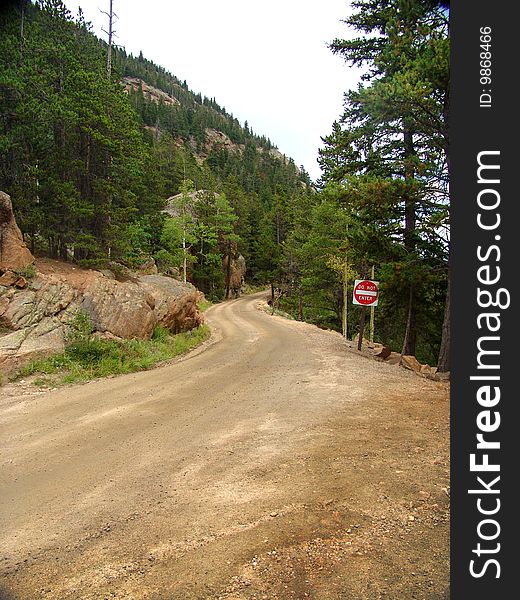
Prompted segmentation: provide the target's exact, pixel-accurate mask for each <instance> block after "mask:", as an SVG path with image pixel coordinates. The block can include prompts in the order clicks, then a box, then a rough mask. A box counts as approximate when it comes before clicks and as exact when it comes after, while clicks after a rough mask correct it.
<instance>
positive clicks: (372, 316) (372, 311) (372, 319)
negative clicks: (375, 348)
mask: <svg viewBox="0 0 520 600" xmlns="http://www.w3.org/2000/svg"><path fill="white" fill-rule="evenodd" d="M374 275H375V272H374V265H372V272H371V273H370V277H371V278H372V281H373V280H374ZM375 316H376V307H375V306H374V305H373V304H372V306H371V307H370V341H371V342H372V343H374V326H375Z"/></svg>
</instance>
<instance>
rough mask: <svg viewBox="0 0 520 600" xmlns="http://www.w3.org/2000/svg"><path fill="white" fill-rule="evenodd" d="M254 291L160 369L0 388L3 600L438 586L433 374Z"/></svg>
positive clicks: (442, 512) (441, 413) (437, 393)
mask: <svg viewBox="0 0 520 600" xmlns="http://www.w3.org/2000/svg"><path fill="white" fill-rule="evenodd" d="M263 296H264V295H263V294H256V295H253V296H248V297H245V298H240V299H237V300H232V301H227V302H224V303H222V304H218V305H215V306H213V307H211V308H210V309H209V310H208V311H207V313H206V315H207V322H208V323H209V324H210V326H211V327H212V329H213V338H212V341H211V342H210V343H209V344H208V345H207V347H206V348H205V349H204V351H202V352H194V353H192V354H191V355H189V356H188V357H187V358H184V359H181V360H179V361H176V362H174V363H173V364H169V365H166V366H162V367H159V368H157V369H154V370H150V371H146V372H142V373H137V374H132V375H126V376H119V377H114V378H109V379H105V380H98V381H95V382H91V383H89V384H85V385H77V386H73V387H68V388H66V389H60V390H53V391H51V392H45V393H40V394H32V395H29V394H25V395H22V396H20V397H15V396H13V395H12V392H9V390H8V388H5V389H4V391H0V418H1V463H2V470H1V481H0V485H1V500H0V502H1V507H0V509H1V535H0V561H1V563H2V572H3V577H2V578H0V598H5V599H11V598H12V599H20V600H26V599H27V600H30V599H32V598H46V599H60V600H61V599H64V598H72V599H99V598H126V599H140V598H147V599H150V598H154V599H174V600H177V599H178V600H189V599H205V598H215V599H216V598H222V599H223V598H227V599H230V600H231V599H234V600H237V599H252V598H258V599H260V598H269V599H276V598H280V599H281V600H285V599H286V598H298V599H303V598H316V599H318V600H322V599H329V598H331V599H332V598H338V599H340V598H356V599H358V598H359V599H362V598H367V599H368V598H371V599H373V598H378V597H387V598H392V597H395V598H397V597H399V598H403V599H406V598H429V599H433V598H443V597H444V594H445V591H446V588H447V585H448V583H447V581H448V569H449V566H448V540H449V538H448V517H447V504H448V497H447V494H446V489H447V487H448V486H449V480H448V469H449V465H448V435H449V434H448V403H447V390H446V386H445V385H444V384H440V383H435V382H431V381H427V380H423V379H421V378H419V377H417V376H415V375H413V374H411V373H409V372H406V371H404V370H403V369H400V368H398V367H392V366H389V365H386V364H382V363H377V362H375V361H371V360H368V359H367V358H365V357H361V356H358V355H357V354H356V353H355V352H353V351H349V350H347V348H346V347H345V344H344V341H343V340H342V338H341V336H339V335H338V334H335V333H332V332H325V331H321V330H319V329H317V328H316V327H313V326H311V325H308V324H305V323H299V322H294V321H289V320H285V319H282V318H280V317H272V316H270V315H268V314H266V313H265V312H264V311H262V310H259V303H260V301H261V300H262V298H263ZM432 547H433V548H435V550H433V551H432ZM396 548H397V556H396ZM399 557H400V558H399ZM415 563H420V564H418V565H417V566H416V567H413V565H414V564H415ZM410 565H412V566H410ZM411 569H413V575H411V572H412V571H411ZM423 592H427V593H425V594H424V595H416V593H417V594H420V593H423ZM380 594H382V595H380ZM392 594H394V595H392Z"/></svg>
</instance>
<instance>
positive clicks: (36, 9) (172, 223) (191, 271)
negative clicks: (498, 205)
mask: <svg viewBox="0 0 520 600" xmlns="http://www.w3.org/2000/svg"><path fill="white" fill-rule="evenodd" d="M352 6H353V10H354V12H353V15H352V16H351V17H349V18H348V20H347V22H348V24H350V25H351V26H352V27H353V28H354V29H355V30H357V31H358V32H359V34H360V37H359V38H358V39H356V38H354V39H350V40H336V41H334V42H333V43H332V45H331V49H332V50H333V51H334V52H336V53H339V54H341V55H343V56H344V57H345V59H346V60H347V62H350V63H353V64H357V65H364V66H365V67H366V68H367V71H366V72H367V75H366V77H365V80H364V82H363V84H362V85H361V86H360V87H359V89H358V90H356V91H351V92H348V93H347V94H346V96H345V112H344V114H343V115H341V116H340V117H339V119H338V121H337V122H336V123H335V124H334V125H333V129H332V133H331V134H330V135H328V136H326V137H325V138H324V142H325V147H324V148H323V150H321V151H320V157H319V160H320V164H321V167H322V171H323V176H322V178H321V180H320V181H318V182H317V183H313V182H311V181H310V179H309V177H308V175H307V174H306V172H305V170H304V169H303V168H297V167H296V165H295V164H294V162H293V161H292V160H291V159H290V158H289V157H285V156H284V155H283V154H282V153H280V152H279V151H278V150H277V149H276V148H275V147H274V145H273V144H272V142H271V141H270V140H269V139H268V138H267V137H266V136H263V135H259V134H257V133H255V132H253V131H252V130H251V128H250V126H249V125H248V123H247V122H246V123H244V124H243V125H242V124H241V123H239V121H238V120H237V119H236V118H234V117H233V115H232V114H230V113H229V112H227V111H226V110H225V109H224V108H223V107H221V106H219V104H218V103H217V100H216V99H215V98H208V97H205V96H203V95H201V94H200V93H194V92H193V91H191V90H190V89H189V87H188V84H187V83H186V82H185V81H180V80H178V79H177V78H176V77H175V76H174V75H172V74H171V73H168V72H167V71H166V70H165V69H164V68H162V67H160V66H158V65H156V64H154V63H153V62H152V61H150V60H148V59H146V58H145V57H144V56H143V55H142V54H140V55H139V56H137V57H135V56H132V55H130V54H127V53H125V52H124V51H122V50H118V49H116V48H113V49H112V61H111V69H109V70H107V61H106V53H107V44H106V43H105V42H103V41H102V40H99V39H98V38H96V37H95V36H94V35H93V34H92V33H91V31H90V27H89V25H88V24H87V23H85V21H84V19H83V17H82V16H81V14H80V15H79V16H78V17H73V16H72V15H71V14H70V13H69V12H68V10H67V9H66V8H65V6H64V5H63V4H62V2H61V1H60V0H41V1H39V2H37V4H32V3H30V2H28V1H26V0H18V1H17V2H12V3H11V4H8V5H6V6H5V7H4V8H3V9H2V15H1V21H0V115H1V117H2V118H1V119H0V148H1V153H0V189H2V190H4V191H6V192H7V193H9V194H10V195H11V197H12V201H13V205H14V210H15V214H16V217H17V220H18V223H19V225H20V228H21V229H22V232H23V234H24V239H25V240H26V242H27V244H28V246H29V247H30V249H31V250H32V251H33V253H36V254H40V255H47V256H50V257H52V258H60V259H62V260H68V261H71V260H72V261H76V262H78V263H79V264H83V265H86V266H95V267H103V266H104V265H105V264H106V263H107V261H111V263H114V262H115V263H120V264H122V265H124V266H127V267H130V268H135V267H138V266H139V265H141V264H143V263H146V262H149V261H150V259H151V258H153V259H154V261H155V263H156V264H157V266H158V267H159V270H160V271H161V272H169V273H171V274H173V275H174V276H178V277H180V276H186V277H187V279H188V280H190V281H191V282H193V283H194V284H195V285H196V286H197V287H198V288H199V289H201V290H202V291H203V292H204V293H205V294H206V295H207V296H208V297H209V298H212V299H220V298H222V297H223V296H224V295H225V294H226V292H228V291H229V290H227V289H226V272H225V269H223V263H224V261H225V260H226V259H227V261H228V263H227V264H230V260H231V258H232V257H236V256H238V255H240V254H241V255H242V256H243V257H245V262H246V265H247V279H248V281H250V282H251V283H253V284H260V283H262V284H263V283H265V284H273V285H274V286H276V288H277V289H279V290H281V292H282V293H283V296H282V297H281V298H280V299H279V304H280V308H282V309H283V310H285V311H286V312H289V313H291V314H292V315H293V316H294V317H295V318H300V319H304V320H308V321H311V322H314V323H316V324H318V325H320V326H322V327H328V328H333V329H337V330H342V329H343V330H344V331H345V329H346V333H347V334H348V336H349V337H351V336H352V335H353V334H354V333H355V332H356V331H357V329H358V321H359V316H360V314H359V309H358V308H357V307H352V306H351V295H352V282H353V280H354V279H355V278H360V277H367V276H370V274H371V268H372V267H374V278H375V279H377V280H379V281H380V282H381V301H380V304H379V306H378V308H377V310H376V318H375V338H376V339H378V340H381V341H383V342H384V343H386V344H388V345H390V346H391V347H392V348H394V349H397V350H398V351H400V350H401V349H403V351H404V352H405V353H406V354H417V356H418V357H420V359H421V360H422V361H424V362H429V363H430V364H434V363H436V362H437V358H438V356H440V357H441V358H440V359H439V360H440V362H439V366H440V367H441V369H442V370H447V369H448V368H449V357H448V353H447V350H448V348H449V338H448V336H447V333H448V332H449V311H446V312H445V306H448V307H449V302H448V304H447V305H446V298H447V281H448V278H447V275H448V258H449V257H448V254H449V253H448V234H447V228H448V190H447V176H448V168H447V165H448V157H449V136H448V129H447V118H448V109H449V101H448V89H449V70H448V64H449V63H448V58H449V44H448V30H447V23H448V15H447V12H446V9H445V8H443V6H442V4H441V3H439V2H434V1H433V0H432V1H431V2H424V1H422V2H419V1H412V2H407V3H404V4H403V3H402V2H398V1H397V0H391V1H390V2H385V3H381V2H377V1H376V0H358V1H357V2H354V3H353V4H352ZM186 51H189V49H187V50H186ZM274 91H275V90H274ZM172 198H173V200H171V199H172ZM168 199H170V201H169V203H168V207H169V210H168V214H166V213H165V212H164V208H165V207H166V205H167V201H168ZM172 202H173V204H174V205H173V207H172ZM448 298H449V296H448ZM345 307H348V311H347V312H348V314H347V315H345ZM443 332H444V335H443Z"/></svg>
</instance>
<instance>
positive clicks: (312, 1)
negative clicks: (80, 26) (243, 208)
mask: <svg viewBox="0 0 520 600" xmlns="http://www.w3.org/2000/svg"><path fill="white" fill-rule="evenodd" d="M64 2H65V4H66V6H67V7H68V8H69V10H70V11H71V12H72V13H73V15H76V14H77V8H78V6H81V8H82V9H83V13H84V15H85V18H86V20H87V21H90V22H91V23H92V25H93V29H94V32H95V33H96V34H97V35H99V36H101V37H103V38H105V39H106V36H105V34H103V33H102V32H101V27H104V28H105V29H108V27H107V17H106V16H105V15H103V14H102V13H101V12H100V10H105V11H108V6H109V0H64ZM114 11H115V13H116V14H117V15H118V17H119V20H118V21H117V23H116V25H115V30H116V32H117V38H116V40H115V43H117V44H119V45H121V46H124V47H125V49H126V51H127V52H131V53H132V54H134V55H138V54H139V51H141V50H142V52H143V55H144V56H145V57H146V58H148V59H150V60H152V61H153V62H155V63H156V64H158V65H161V66H163V67H165V68H166V70H168V71H170V72H171V73H172V74H173V75H175V76H176V77H178V78H179V79H180V80H181V81H182V80H184V79H185V80H186V82H187V84H188V86H189V87H190V89H191V90H193V91H194V92H196V93H197V92H200V93H201V94H202V95H203V96H208V97H209V98H211V97H215V100H216V101H217V102H218V103H219V104H220V106H223V107H225V109H226V110H227V111H228V112H229V113H232V114H233V115H234V116H235V117H236V118H237V119H238V120H239V121H240V122H241V123H242V124H243V123H244V121H245V120H247V121H248V123H249V126H250V127H251V128H252V129H253V130H254V132H255V133H256V134H259V135H265V136H267V137H269V138H270V139H271V141H272V142H273V143H274V144H275V145H276V146H278V148H279V149H280V150H281V151H282V152H284V153H285V154H286V155H288V156H290V157H292V158H293V159H294V161H295V162H296V164H297V165H303V166H304V167H305V169H306V170H307V171H308V172H309V174H310V176H311V178H312V179H317V178H318V177H319V176H320V169H319V166H318V164H317V162H316V159H317V157H318V148H319V147H320V146H321V139H320V137H321V136H324V135H328V134H329V133H330V131H331V127H332V123H333V121H334V120H335V119H337V118H338V117H339V115H340V113H341V112H342V104H343V93H344V92H345V91H346V90H347V89H350V88H355V87H356V86H357V82H358V80H359V71H357V70H354V69H352V68H350V67H349V66H348V65H346V64H345V63H344V61H343V60H342V59H341V58H340V57H338V56H334V55H333V54H332V52H331V51H330V50H329V49H328V48H327V43H328V42H331V41H332V40H333V39H334V38H336V37H341V38H345V37H347V36H348V30H347V27H346V25H344V24H343V23H341V22H340V20H341V19H344V18H345V17H346V16H347V14H348V11H349V2H348V0H321V1H320V2H318V1H316V0H262V1H261V2H260V1H257V2H252V1H251V0H249V1H248V0H148V1H145V0H114Z"/></svg>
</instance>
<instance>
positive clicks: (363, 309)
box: [357, 306, 367, 352]
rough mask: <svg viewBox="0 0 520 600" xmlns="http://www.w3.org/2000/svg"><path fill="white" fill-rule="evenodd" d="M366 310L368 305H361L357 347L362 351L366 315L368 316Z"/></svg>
mask: <svg viewBox="0 0 520 600" xmlns="http://www.w3.org/2000/svg"><path fill="white" fill-rule="evenodd" d="M366 312H367V307H366V306H362V307H361V315H360V317H359V336H358V343H357V349H358V350H359V351H360V352H361V348H362V345H363V334H364V333H365V317H366Z"/></svg>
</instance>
